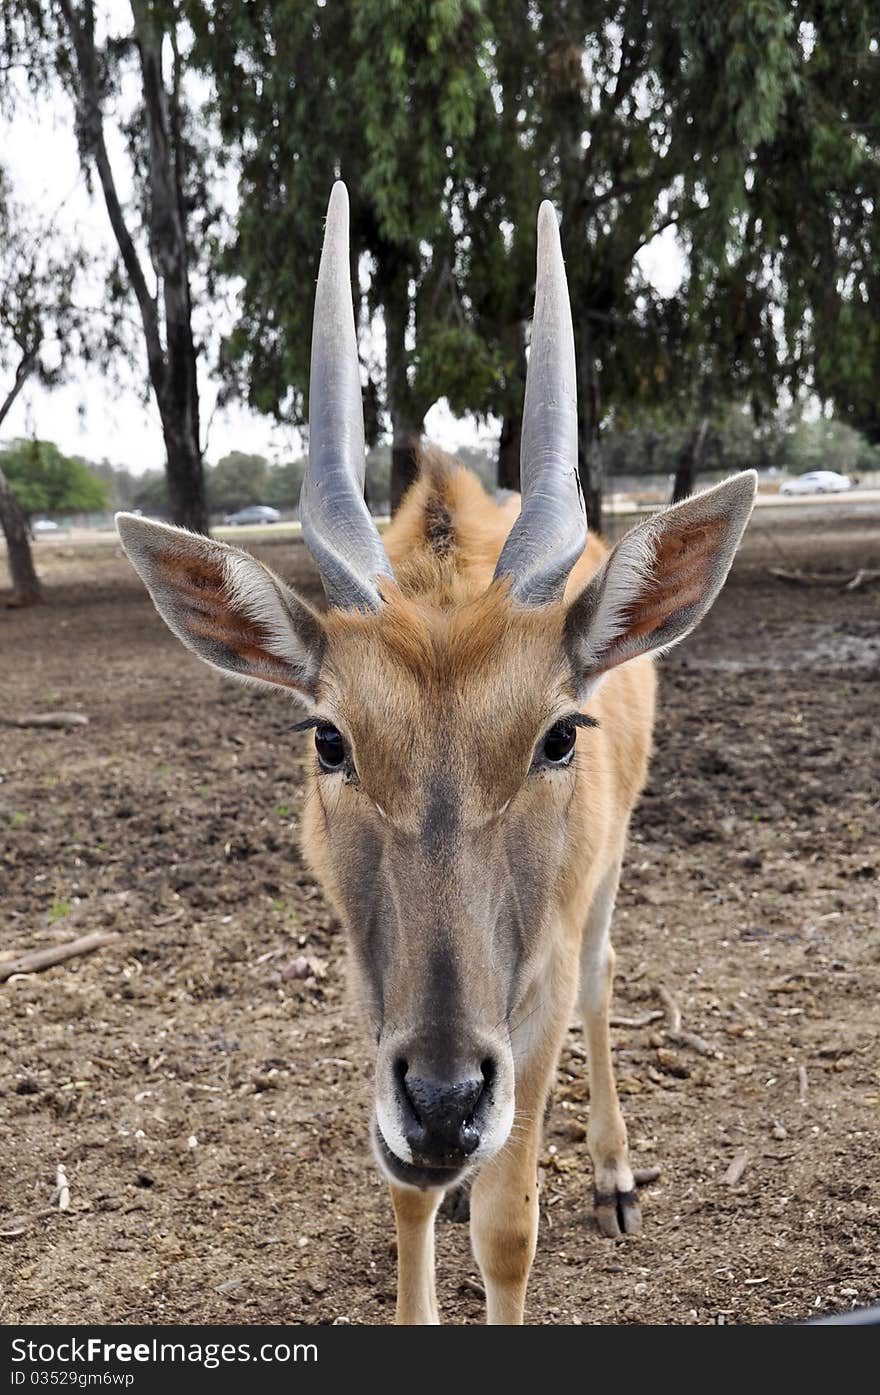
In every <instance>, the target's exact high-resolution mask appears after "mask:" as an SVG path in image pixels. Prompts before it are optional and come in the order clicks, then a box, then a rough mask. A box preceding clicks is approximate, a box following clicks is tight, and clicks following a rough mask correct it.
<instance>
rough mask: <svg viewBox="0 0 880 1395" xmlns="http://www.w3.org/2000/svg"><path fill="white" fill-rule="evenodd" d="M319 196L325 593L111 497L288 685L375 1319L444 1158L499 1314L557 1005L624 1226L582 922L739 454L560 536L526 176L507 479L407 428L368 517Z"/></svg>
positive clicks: (608, 951) (707, 585) (634, 1220)
mask: <svg viewBox="0 0 880 1395" xmlns="http://www.w3.org/2000/svg"><path fill="white" fill-rule="evenodd" d="M347 224H348V208H347V199H346V195H345V190H344V188H343V186H341V185H336V186H335V188H334V192H333V196H332V198H331V202H330V208H329V211H328V220H327V230H326V234H325V242H324V252H323V256H322V263H321V272H320V275H319V281H318V293H317V300H316V307H315V330H314V339H313V346H312V385H311V398H310V405H311V422H310V462H309V470H308V473H307V477H306V481H305V483H304V486H303V496H302V500H301V512H302V517H303V531H304V536H305V540H306V543H307V545H308V546H309V548H310V551H311V552H312V555H313V557H314V559H315V561H316V563H317V565H318V568H319V571H320V573H321V576H322V580H323V582H324V587H325V591H326V593H327V599H328V603H329V605H328V609H327V611H326V612H325V613H322V614H318V613H316V612H315V611H314V610H312V609H311V608H310V607H309V606H307V605H306V603H305V602H304V601H302V600H301V599H300V598H299V597H297V596H296V595H295V593H293V592H292V591H291V590H290V589H289V588H288V587H287V586H286V585H285V584H284V582H283V581H281V580H280V579H279V578H277V577H276V576H274V575H273V574H272V573H271V572H269V571H268V569H266V568H265V567H263V566H261V565H260V564H259V563H258V562H256V561H255V560H254V559H253V558H251V557H249V556H248V555H247V554H245V553H242V552H239V551H237V550H236V549H233V548H230V547H227V546H225V545H224V544H221V543H215V542H211V541H209V540H207V539H204V538H200V537H197V536H195V535H192V534H188V533H186V532H184V531H182V530H180V529H174V528H168V527H166V526H164V525H160V524H153V523H147V522H145V521H144V520H142V519H139V518H133V517H131V516H129V515H121V516H120V517H119V520H118V523H119V529H120V533H121V536H122V539H123V542H124V545H125V548H126V551H127V553H128V555H129V557H130V558H131V560H132V562H133V563H134V565H135V567H136V568H137V569H138V571H139V572H140V574H141V576H142V577H143V579H144V580H145V582H146V584H147V586H148V587H149V589H150V591H151V594H152V596H153V599H154V601H155V603H156V606H157V608H158V609H159V611H160V613H161V614H162V615H163V617H164V618H165V619H166V621H167V623H168V624H169V625H170V627H171V628H172V629H173V630H174V632H175V633H176V634H178V635H179V637H180V638H181V639H182V640H183V641H184V643H186V644H187V645H188V646H189V647H190V648H191V649H193V650H194V651H195V652H196V653H198V654H199V655H200V656H201V657H202V658H204V659H206V660H207V661H208V662H209V663H212V664H214V665H215V666H217V667H220V668H223V669H225V670H226V671H229V672H232V673H235V674H237V675H238V676H241V677H245V678H250V679H256V680H258V681H263V682H269V683H275V684H278V685H281V686H283V687H287V688H288V689H290V690H291V691H292V693H293V694H294V695H295V696H296V697H297V698H298V699H299V700H300V701H301V702H302V703H303V704H304V705H305V707H306V708H307V709H308V710H309V717H308V718H307V720H306V722H305V723H302V724H301V725H303V726H306V727H309V728H314V733H315V746H316V756H315V761H314V764H313V767H312V769H311V771H310V772H309V776H308V789H307V797H306V812H305V818H304V827H303V844H304V849H305V853H306V856H307V857H308V859H309V861H310V863H311V865H312V866H313V868H314V869H315V871H316V873H317V875H318V876H319V878H320V879H321V881H322V883H323V885H324V887H325V889H326V890H327V892H328V894H329V896H330V897H331V899H332V901H333V903H334V905H335V906H336V908H337V910H338V912H339V915H340V917H341V919H342V921H343V923H344V924H345V926H346V927H347V930H348V934H349V939H350V949H351V956H350V958H351V965H352V971H353V975H354V981H355V986H356V988H357V993H358V997H359V999H360V1001H361V1002H362V1004H363V1011H364V1017H365V1021H366V1023H367V1026H368V1029H369V1031H370V1034H371V1037H372V1040H373V1043H374V1046H375V1061H376V1070H375V1109H374V1116H373V1126H372V1133H373V1147H374V1152H375V1155H376V1159H377V1162H378V1165H379V1166H380V1168H381V1169H382V1171H383V1172H384V1173H385V1174H386V1176H387V1178H388V1180H389V1183H390V1187H391V1195H392V1200H393V1204H394V1209H395V1215H396V1222H397V1239H398V1305H397V1317H398V1321H400V1322H406V1323H417V1322H436V1321H437V1305H436V1298H435V1293H434V1273H433V1267H434V1266H433V1225H434V1218H435V1216H436V1212H437V1209H438V1206H439V1204H440V1201H441V1200H442V1197H443V1195H444V1193H445V1191H446V1190H447V1189H448V1188H449V1187H451V1186H454V1185H457V1184H458V1183H460V1182H461V1181H462V1180H463V1179H464V1178H470V1183H471V1199H470V1210H471V1234H472V1241H473V1248H474V1253H475V1255H476V1258H477V1261H478V1263H479V1265H480V1269H481V1271H482V1274H483V1278H484V1281H485V1287H486V1296H487V1308H488V1320H489V1321H490V1322H496V1323H497V1322H500V1323H516V1322H521V1321H522V1318H523V1308H524V1301H525V1292H526V1284H527V1281H528V1274H529V1269H530V1266H531V1263H532V1259H533V1256H534V1251H535V1242H536V1235H537V1223H538V1196H537V1179H536V1172H537V1158H538V1151H539V1144H540V1131H541V1122H542V1118H543V1112H544V1106H545V1102H546V1099H547V1095H548V1092H549V1089H550V1086H551V1082H552V1078H553V1073H554V1070H555V1066H556V1061H557V1057H558V1054H559V1050H560V1046H561V1043H562V1039H563V1037H564V1035H565V1032H566V1030H567V1027H568V1025H569V1022H570V1020H571V1017H572V1014H573V1012H574V1011H575V1009H576V1008H579V1010H580V1012H581V1014H582V1017H583V1021H584V1027H585V1032H586V1043H587V1048H588V1055H589V1068H590V1120H589V1128H588V1135H587V1137H588V1146H589V1151H590V1154H591V1157H592V1162H593V1172H594V1200H595V1206H596V1213H597V1218H598V1222H599V1225H600V1227H601V1228H602V1230H603V1231H604V1233H606V1234H608V1235H617V1234H620V1232H621V1231H624V1232H627V1233H633V1232H635V1231H637V1230H638V1229H639V1228H640V1225H641V1218H640V1212H639V1204H638V1198H637V1195H636V1189H635V1184H634V1179H633V1173H632V1170H631V1168H630V1163H629V1157H628V1153H627V1138H626V1128H625V1125H624V1121H623V1118H622V1115H621V1112H620V1107H619V1104H618V1100H617V1093H616V1088H615V1084H614V1077H613V1071H612V1062H611V1050H610V1042H609V1032H608V1014H609V1004H610V997H611V986H612V976H613V965H614V954H613V950H612V948H611V942H610V937H609V929H610V922H611V916H612V911H613V906H614V899H615V894H616V891H617V884H618V879H619V876H620V868H621V861H622V858H623V853H624V845H625V840H626V834H627V825H628V821H629V817H630V813H631V811H632V809H633V806H634V803H635V801H636V799H637V797H638V794H639V791H640V789H641V787H642V784H643V782H644V778H645V772H646V769H647V762H648V757H649V752H650V745H651V730H652V722H653V713H654V699H655V674H654V668H653V663H652V658H651V655H652V654H653V653H656V652H658V651H660V650H663V649H665V648H668V647H669V646H670V645H672V644H674V643H677V642H678V640H680V639H681V638H683V637H684V635H685V634H687V633H688V632H689V631H690V630H691V629H692V628H693V626H694V625H695V624H696V623H697V622H698V621H699V619H700V618H701V617H702V615H703V614H704V613H705V611H706V610H707V609H708V608H709V606H710V605H711V603H712V601H713V600H714V598H715V596H716V595H717V593H718V591H719V590H720V588H721V585H722V584H723V581H724V578H725V576H726V574H727V571H728V569H729V566H730V563H731V561H732V558H733V554H734V552H735V549H736V546H737V544H738V542H739V539H740V537H741V535H742V532H743V529H744V528H745V525H746V522H747V520H748V516H749V513H750V510H751V506H752V502H753V497H754V489H755V477H754V475H753V474H752V473H751V472H749V473H747V474H745V475H740V476H736V477H735V478H734V479H732V480H729V481H727V482H726V483H725V484H723V485H721V486H719V487H718V488H717V489H714V490H710V491H709V492H708V493H706V494H703V495H700V496H698V497H696V498H694V499H690V500H687V501H686V502H685V503H684V504H680V505H677V506H676V507H675V508H673V509H670V510H667V511H666V512H665V513H664V514H661V515H659V516H658V517H654V518H651V519H649V520H647V521H646V522H644V523H642V524H641V525H639V526H638V527H637V528H635V529H634V530H633V531H632V532H631V533H629V534H628V535H627V536H626V537H625V538H624V539H623V540H622V541H621V542H620V543H619V544H618V546H617V547H616V548H615V549H614V551H613V552H610V553H609V552H608V550H607V549H606V548H605V546H604V545H603V544H602V543H601V542H600V541H599V540H598V539H596V538H594V537H590V538H589V539H588V538H587V535H586V524H585V521H584V518H583V508H582V503H581V499H580V492H579V488H578V485H577V474H576V461H577V450H576V411H575V401H574V381H575V371H574V346H573V338H572V332H571V320H570V312H569V309H568V296H567V290H566V285H565V275H564V267H563V263H562V256H561V250H560V243H559V233H558V229H557V225H556V218H555V214H554V213H553V210H552V208H551V207H550V205H549V204H544V205H542V208H541V213H540V216H539V224H538V277H537V293H536V310H535V321H534V326H533V333H532V348H531V357H530V361H529V375H528V382H527V389H526V406H525V415H524V421H523V456H522V480H523V499H522V505H521V507H520V505H519V503H518V502H516V501H513V502H511V503H509V504H507V505H504V506H498V505H496V504H495V503H494V502H493V501H492V500H491V499H489V497H488V496H487V495H486V494H485V492H484V491H483V489H482V487H481V485H480V484H479V482H478V481H477V479H476V478H475V477H474V476H473V475H472V474H470V473H469V472H468V471H466V470H463V469H461V468H459V467H457V466H455V465H454V464H453V463H452V462H449V461H447V460H445V458H443V457H441V456H439V455H437V454H432V453H429V454H428V455H427V456H426V457H425V460H424V462H423V468H422V474H421V477H420V479H419V480H418V481H417V483H416V484H415V485H414V486H413V488H412V490H411V491H410V493H409V494H408V496H407V498H406V500H405V501H404V503H403V505H402V507H401V509H400V511H399V513H398V515H397V517H396V518H395V520H394V522H393V523H392V524H391V526H390V528H389V529H388V531H387V533H386V534H385V537H384V546H383V541H382V539H380V537H379V535H378V533H377V532H376V530H375V527H374V525H373V524H372V521H371V520H370V518H369V515H368V513H367V511H366V508H365V506H364V503H363V470H364V450H363V427H362V417H361V406H360V380H359V373H358V363H357V350H356V343H355V331H354V321H353V314H352V303H351V291H350V284H349V272H348V264H349V263H348V238H347Z"/></svg>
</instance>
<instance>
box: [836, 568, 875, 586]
mask: <svg viewBox="0 0 880 1395" xmlns="http://www.w3.org/2000/svg"><path fill="white" fill-rule="evenodd" d="M872 581H880V571H869V570H868V569H867V567H860V568H859V570H858V571H857V572H856V574H855V576H854V577H853V579H852V581H848V582H847V583H846V585H845V586H844V588H843V589H844V591H858V589H859V587H861V586H870V585H871V582H872Z"/></svg>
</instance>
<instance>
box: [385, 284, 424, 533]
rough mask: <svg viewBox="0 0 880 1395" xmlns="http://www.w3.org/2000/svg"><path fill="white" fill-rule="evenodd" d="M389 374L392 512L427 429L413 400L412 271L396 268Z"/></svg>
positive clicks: (389, 316) (389, 298) (389, 303)
mask: <svg viewBox="0 0 880 1395" xmlns="http://www.w3.org/2000/svg"><path fill="white" fill-rule="evenodd" d="M384 305H385V378H386V382H387V385H388V386H387V400H388V412H389V415H390V417H391V430H392V441H391V512H392V514H394V513H396V512H397V510H398V508H399V507H400V504H401V500H402V499H403V496H404V495H405V494H406V491H407V490H408V489H409V487H410V485H411V484H412V482H413V480H415V479H416V477H417V475H418V473H419V466H418V450H419V446H420V444H421V439H422V432H423V431H424V429H425V423H424V418H423V416H422V415H421V414H420V413H419V411H418V409H417V407H416V406H415V404H414V403H413V400H412V392H411V390H410V385H409V383H408V381H407V376H406V368H407V354H406V326H407V322H408V320H409V309H410V306H409V273H408V270H407V268H406V267H402V268H401V267H398V268H395V273H394V274H393V275H392V276H389V277H388V278H387V281H386V290H385V296H384Z"/></svg>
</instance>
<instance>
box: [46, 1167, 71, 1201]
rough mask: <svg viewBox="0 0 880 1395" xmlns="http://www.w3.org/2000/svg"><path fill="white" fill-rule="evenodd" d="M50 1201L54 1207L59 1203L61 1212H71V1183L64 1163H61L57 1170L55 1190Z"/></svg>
mask: <svg viewBox="0 0 880 1395" xmlns="http://www.w3.org/2000/svg"><path fill="white" fill-rule="evenodd" d="M49 1200H50V1202H51V1204H52V1205H53V1206H54V1204H55V1203H56V1202H57V1203H58V1210H59V1211H69V1210H70V1183H69V1182H68V1180H67V1173H66V1172H65V1170H64V1163H59V1164H58V1166H57V1167H56V1169H55V1190H54V1191H53V1193H52V1195H51V1197H50V1198H49Z"/></svg>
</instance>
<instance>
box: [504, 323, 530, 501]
mask: <svg viewBox="0 0 880 1395" xmlns="http://www.w3.org/2000/svg"><path fill="white" fill-rule="evenodd" d="M509 337H510V344H509V348H510V351H511V354H512V355H513V358H514V362H515V367H514V370H513V373H512V374H511V382H510V391H511V407H510V411H509V412H506V413H505V415H504V417H503V418H502V421H501V438H500V440H499V442H498V488H499V489H519V487H520V478H519V466H520V459H519V457H520V449H521V446H522V414H523V404H524V403H525V396H526V330H525V325H524V324H523V322H522V320H517V322H516V324H515V325H514V326H513V327H512V330H511V334H510V336H509Z"/></svg>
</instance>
